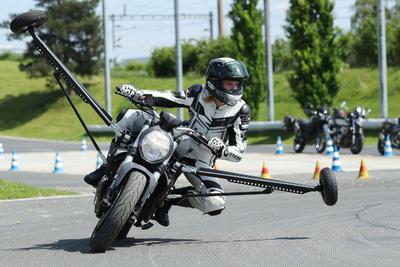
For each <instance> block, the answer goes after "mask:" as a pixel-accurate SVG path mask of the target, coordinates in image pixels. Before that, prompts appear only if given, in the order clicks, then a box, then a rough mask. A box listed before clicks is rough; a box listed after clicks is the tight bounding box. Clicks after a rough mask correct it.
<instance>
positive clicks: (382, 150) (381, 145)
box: [378, 139, 385, 156]
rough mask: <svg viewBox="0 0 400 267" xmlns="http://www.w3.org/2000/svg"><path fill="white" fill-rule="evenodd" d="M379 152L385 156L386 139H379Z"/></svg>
mask: <svg viewBox="0 0 400 267" xmlns="http://www.w3.org/2000/svg"><path fill="white" fill-rule="evenodd" d="M378 152H379V154H381V155H382V156H383V154H385V141H384V140H381V139H378Z"/></svg>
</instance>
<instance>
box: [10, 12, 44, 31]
mask: <svg viewBox="0 0 400 267" xmlns="http://www.w3.org/2000/svg"><path fill="white" fill-rule="evenodd" d="M46 21H47V14H46V12H44V11H41V10H31V11H28V12H26V13H23V14H21V15H18V16H16V17H15V18H14V19H13V20H12V21H11V23H10V30H11V31H12V32H13V33H23V32H26V31H27V30H28V29H29V28H37V27H39V26H40V25H42V24H43V23H45V22H46Z"/></svg>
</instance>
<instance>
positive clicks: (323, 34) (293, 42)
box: [286, 0, 339, 109]
mask: <svg viewBox="0 0 400 267" xmlns="http://www.w3.org/2000/svg"><path fill="white" fill-rule="evenodd" d="M290 3H291V6H290V9H289V11H288V14H287V22H288V25H287V26H286V31H287V34H288V38H289V41H290V46H291V50H292V55H293V57H294V72H293V73H292V74H291V75H290V77H289V84H290V87H291V88H292V90H293V92H294V97H295V99H296V100H297V101H298V102H299V103H300V105H301V106H302V108H303V109H304V108H306V107H307V105H309V104H312V105H314V106H316V107H319V106H322V105H324V104H327V105H330V104H332V100H333V97H334V96H335V95H336V94H337V92H338V90H339V85H338V80H337V73H338V69H339V68H338V60H337V47H336V46H337V43H336V42H335V30H334V27H333V15H332V10H333V3H332V2H331V1H329V0H308V1H306V0H291V1H290Z"/></svg>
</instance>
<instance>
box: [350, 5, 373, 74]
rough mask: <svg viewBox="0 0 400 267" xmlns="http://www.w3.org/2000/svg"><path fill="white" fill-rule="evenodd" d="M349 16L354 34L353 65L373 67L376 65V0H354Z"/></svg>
mask: <svg viewBox="0 0 400 267" xmlns="http://www.w3.org/2000/svg"><path fill="white" fill-rule="evenodd" d="M353 9H354V14H353V16H352V17H351V31H352V33H353V36H354V44H353V49H352V50H353V53H354V57H355V62H354V63H355V64H354V66H362V67H374V66H377V65H378V39H377V34H376V33H377V22H376V18H377V13H376V0H356V2H355V4H354V7H353Z"/></svg>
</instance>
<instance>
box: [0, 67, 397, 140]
mask: <svg viewBox="0 0 400 267" xmlns="http://www.w3.org/2000/svg"><path fill="white" fill-rule="evenodd" d="M287 76H288V73H287V72H284V73H277V74H275V75H274V96H275V120H282V119H283V117H284V116H285V115H292V116H295V117H305V115H304V113H303V111H302V110H301V108H300V105H299V104H298V103H297V102H296V101H295V100H294V98H293V96H292V91H291V89H290V87H289V84H288V82H287ZM79 79H81V78H79ZM339 80H340V91H339V93H338V95H337V96H336V98H335V100H334V104H333V106H337V107H339V106H340V103H341V102H342V101H346V102H347V106H348V107H350V108H354V107H355V106H356V105H362V106H365V107H366V108H367V109H368V108H371V109H372V113H371V115H370V117H371V118H376V117H379V113H380V112H379V84H378V81H379V79H378V70H377V69H368V68H358V69H343V70H342V71H341V73H340V74H339ZM81 81H82V82H83V83H85V84H88V85H89V86H87V88H88V90H89V91H90V93H91V94H92V95H93V96H94V98H95V99H96V100H98V102H99V104H100V105H102V106H105V104H104V89H103V88H104V87H103V76H102V75H98V76H94V77H92V78H91V79H82V80H81ZM45 83H46V81H45V79H43V78H40V79H31V78H29V77H28V76H27V75H26V73H24V72H21V71H19V69H18V62H17V61H14V60H0V88H2V90H0V135H8V136H20V137H31V138H44V139H55V140H76V141H77V140H80V139H81V137H82V135H84V131H83V129H82V127H81V125H80V124H79V122H78V120H77V119H76V118H75V115H74V113H73V112H72V109H71V107H70V106H69V105H68V103H67V101H66V99H65V97H63V95H62V93H61V91H60V90H59V89H58V88H57V89H56V86H55V88H54V90H48V89H45ZM123 83H132V84H134V85H136V86H137V87H139V88H144V89H172V90H174V88H175V83H176V80H175V78H174V77H173V78H153V77H145V76H143V75H139V74H135V72H131V71H127V70H124V69H114V70H113V71H112V81H111V88H112V90H114V89H113V88H115V86H116V85H119V84H123ZM183 83H184V84H183V87H184V88H187V87H189V86H190V85H192V84H194V83H204V77H197V76H194V75H188V76H185V77H184V79H183ZM388 89H389V90H388V93H389V103H388V104H389V116H391V117H397V116H399V114H400V105H397V99H398V97H399V94H400V70H398V69H389V71H388ZM72 98H73V100H74V102H75V103H76V105H77V108H78V109H79V110H80V112H81V113H82V114H83V117H84V119H85V121H86V122H87V123H88V124H102V121H101V120H100V119H99V118H98V116H97V114H95V112H94V111H93V110H92V109H91V108H90V106H89V105H87V104H85V103H83V102H82V101H81V100H80V98H79V97H78V96H76V95H73V96H72ZM260 103H261V105H260V106H261V109H260V112H259V116H258V118H253V120H259V121H263V120H266V110H267V108H266V104H265V103H266V101H265V99H260ZM130 107H132V105H131V104H130V103H129V102H127V101H126V100H124V99H123V98H122V97H119V96H116V95H114V94H113V95H112V115H113V117H116V115H117V114H118V113H119V111H121V110H122V109H124V108H130ZM277 134H279V135H281V136H282V137H283V141H284V142H285V143H288V142H289V143H291V140H292V137H291V136H289V135H287V134H286V133H284V132H276V131H267V132H265V133H263V134H257V135H254V136H253V135H252V136H251V137H250V143H275V142H276V135H277ZM373 135H374V134H372V135H371V138H370V137H367V139H366V143H369V142H372V143H375V142H376V135H375V136H373ZM99 137H100V138H99V140H100V141H106V140H109V138H110V136H108V135H99Z"/></svg>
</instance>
